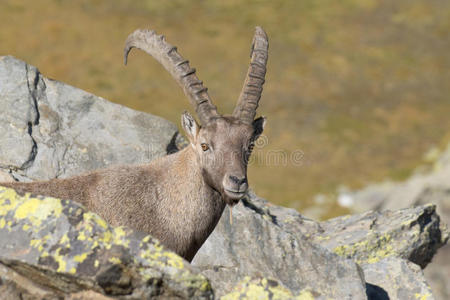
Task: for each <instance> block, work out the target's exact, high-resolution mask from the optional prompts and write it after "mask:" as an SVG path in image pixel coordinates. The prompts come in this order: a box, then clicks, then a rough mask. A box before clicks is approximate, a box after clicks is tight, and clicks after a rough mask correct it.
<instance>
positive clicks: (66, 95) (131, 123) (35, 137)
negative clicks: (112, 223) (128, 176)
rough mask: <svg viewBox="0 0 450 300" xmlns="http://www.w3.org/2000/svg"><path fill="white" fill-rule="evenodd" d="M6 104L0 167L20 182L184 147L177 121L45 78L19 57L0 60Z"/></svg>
mask: <svg viewBox="0 0 450 300" xmlns="http://www.w3.org/2000/svg"><path fill="white" fill-rule="evenodd" d="M0 107H1V108H2V112H1V113H0V170H3V171H4V172H3V173H7V174H9V176H11V177H12V178H15V179H18V180H20V181H30V180H38V179H39V180H44V179H51V178H56V177H61V178H62V177H69V176H73V175H76V174H79V173H81V172H85V171H88V170H93V169H99V168H104V167H105V166H108V165H112V164H137V163H145V162H149V161H150V160H152V159H154V158H156V157H159V156H163V155H166V154H167V153H170V152H173V151H176V150H177V149H178V147H181V145H182V144H183V139H182V137H181V136H180V135H179V134H178V131H177V127H176V126H175V125H174V124H172V123H171V122H169V121H166V120H164V119H162V118H160V117H157V116H152V115H150V114H146V113H143V112H138V111H134V110H132V109H129V108H126V107H124V106H121V105H118V104H114V103H111V102H109V101H107V100H105V99H103V98H101V97H97V96H95V95H92V94H90V93H87V92H85V91H82V90H80V89H77V88H74V87H71V86H69V85H66V84H64V83H61V82H58V81H55V80H51V79H48V78H45V77H44V76H42V74H41V73H40V72H39V71H38V69H36V68H35V67H33V66H31V65H28V64H27V63H25V62H23V61H21V60H18V59H16V58H14V57H12V56H2V57H0ZM5 112H6V113H5ZM1 177H3V178H2V180H4V179H5V178H4V177H5V176H4V174H3V175H2V176H1Z"/></svg>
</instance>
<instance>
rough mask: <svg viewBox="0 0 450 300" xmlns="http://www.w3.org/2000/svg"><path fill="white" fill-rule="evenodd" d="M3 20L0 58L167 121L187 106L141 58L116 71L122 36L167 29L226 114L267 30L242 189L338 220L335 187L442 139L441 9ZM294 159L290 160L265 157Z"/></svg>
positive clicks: (293, 1)
mask: <svg viewBox="0 0 450 300" xmlns="http://www.w3.org/2000/svg"><path fill="white" fill-rule="evenodd" d="M0 20H1V21H0V24H1V27H0V55H7V54H10V55H14V56H16V57H18V58H20V59H23V60H25V61H27V62H28V63H31V64H33V65H35V66H37V67H38V68H39V69H40V70H41V72H42V73H43V74H45V75H46V76H48V77H51V78H54V79H57V80H60V81H63V82H66V83H69V84H71V85H74V86H77V87H79V88H81V89H84V90H87V91H90V92H92V93H94V94H96V95H99V96H102V97H104V98H107V99H109V100H111V101H114V102H117V103H121V104H124V105H126V106H129V107H131V108H134V109H138V110H142V111H146V112H149V113H152V114H156V115H160V116H163V117H165V118H167V119H169V120H171V121H173V122H175V123H176V124H179V118H180V114H181V112H182V111H183V110H185V109H186V108H188V107H189V106H188V102H187V101H186V100H185V98H184V96H183V95H182V92H181V90H180V89H179V88H178V87H177V86H176V84H175V83H174V81H173V80H172V79H171V78H170V76H169V75H168V74H167V73H166V72H165V71H164V70H163V69H162V67H160V66H159V65H158V64H157V63H156V62H154V61H153V60H152V59H151V58H150V57H148V56H146V55H144V54H142V53H138V52H137V51H136V52H133V53H132V54H131V57H130V62H129V66H127V67H126V68H125V67H124V66H123V64H122V48H123V44H124V41H125V38H126V37H127V35H128V34H129V33H131V32H132V31H133V30H134V29H136V28H152V29H155V30H157V31H158V32H160V33H164V34H165V35H166V36H167V40H168V41H169V42H170V43H172V44H175V45H177V46H178V47H179V50H180V53H182V55H184V56H185V57H186V58H188V59H189V60H190V61H191V65H192V66H194V67H196V68H197V70H198V75H199V77H200V78H201V79H203V80H204V81H205V83H206V86H208V87H209V90H210V95H211V96H212V98H213V99H214V100H215V103H216V104H217V105H218V106H219V108H220V110H221V112H231V111H232V108H233V106H234V103H235V101H236V99H237V96H238V94H239V92H240V89H241V86H242V82H243V78H244V76H245V72H246V69H247V64H248V54H249V46H250V41H251V38H252V34H253V28H254V26H255V25H261V26H263V27H264V28H265V30H266V31H267V33H268V35H269V38H270V56H269V65H268V74H267V81H266V85H265V90H264V94H263V97H262V100H261V106H260V109H259V113H260V114H264V115H267V116H268V126H267V130H266V135H267V141H268V144H267V145H266V146H265V148H263V149H257V152H258V153H257V154H258V155H257V156H256V157H255V159H254V160H253V163H252V165H251V167H250V170H249V173H250V174H249V177H250V179H251V185H252V187H253V189H254V190H256V192H257V193H258V194H259V195H261V196H263V197H267V198H268V199H270V200H271V201H273V202H276V203H279V204H283V205H287V206H291V207H294V208H296V209H299V210H300V211H307V209H308V208H311V207H314V206H316V207H317V205H318V204H317V203H315V201H314V195H316V194H317V193H322V194H325V195H327V196H328V197H327V199H328V200H326V201H325V203H322V204H320V207H321V210H320V213H319V214H318V216H319V217H322V218H326V217H330V216H335V215H338V214H341V213H343V212H344V211H345V210H343V209H342V208H340V207H339V206H338V205H336V203H335V201H334V200H333V195H335V191H336V189H337V188H339V186H340V185H346V186H348V187H351V188H356V187H359V186H362V185H364V184H367V183H369V182H374V181H379V180H383V179H386V178H389V179H393V180H399V179H402V178H405V177H406V176H408V175H409V174H410V172H411V171H412V170H413V168H414V167H416V166H417V165H418V164H421V163H423V154H424V153H426V152H427V151H429V149H432V148H433V147H434V148H436V147H437V148H439V147H442V146H443V145H444V144H445V143H446V142H447V141H448V140H450V130H449V129H450V118H449V116H450V54H449V53H450V51H449V49H450V2H449V1H445V0H428V1H426V0H423V1H419V0H397V1H386V0H381V1H375V0H342V1H331V0H323V1H315V0H302V1H298V0H286V1H268V0H249V1H237V0H228V1H219V0H209V1H201V0H192V1H188V0H174V1H150V0H147V1H133V0H123V1H119V0H90V1H87V0H80V1H68V0H41V1H23V0H14V1H8V0H0ZM190 110H191V111H192V109H190ZM299 150H300V151H301V153H302V159H301V161H300V163H298V164H292V163H290V162H289V161H288V163H287V164H283V163H278V164H277V163H275V161H273V159H271V161H269V162H268V161H267V156H268V155H272V154H273V153H275V152H274V151H283V153H286V154H287V155H288V156H289V155H292V153H297V152H296V151H299ZM272 158H273V157H272Z"/></svg>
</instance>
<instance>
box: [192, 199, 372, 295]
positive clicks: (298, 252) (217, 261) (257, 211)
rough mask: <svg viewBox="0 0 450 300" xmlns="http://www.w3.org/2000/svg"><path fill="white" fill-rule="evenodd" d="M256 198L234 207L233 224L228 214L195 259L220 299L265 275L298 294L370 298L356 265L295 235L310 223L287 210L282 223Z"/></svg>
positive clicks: (194, 263) (300, 235)
mask: <svg viewBox="0 0 450 300" xmlns="http://www.w3.org/2000/svg"><path fill="white" fill-rule="evenodd" d="M255 198H256V196H254V197H253V198H252V199H249V200H244V201H243V203H242V204H239V205H237V206H235V207H234V208H233V224H230V222H229V218H228V211H225V213H224V215H223V216H222V219H221V220H220V222H219V224H218V226H217V227H216V229H215V231H214V232H213V233H212V234H211V236H210V237H209V239H208V240H207V241H206V243H205V244H204V245H203V247H202V248H201V249H200V251H199V252H198V253H197V255H196V256H195V258H194V260H193V265H194V266H197V267H199V268H200V269H201V270H203V274H205V275H206V276H207V277H208V278H210V279H211V283H212V284H213V287H214V288H215V290H216V293H217V294H218V295H223V294H225V293H227V292H228V291H230V290H231V289H232V287H233V286H235V285H236V284H238V282H239V281H240V280H242V279H243V278H245V277H246V276H251V277H258V276H265V277H269V278H274V279H276V280H277V281H279V282H280V284H282V285H284V286H285V287H287V288H289V289H290V290H291V291H293V293H295V294H296V293H299V292H300V291H301V290H303V289H305V288H311V289H312V290H314V291H316V292H318V293H320V294H322V295H323V296H324V297H328V298H331V299H364V298H365V285H364V279H363V277H362V276H361V273H360V269H359V268H358V266H357V265H356V264H355V263H354V262H353V261H351V260H347V259H345V258H342V257H339V256H337V255H335V254H333V253H332V252H330V251H328V250H326V249H324V248H322V247H320V246H319V245H317V244H312V243H311V242H310V241H308V239H307V237H306V236H305V235H303V234H302V233H301V231H298V230H296V228H298V227H301V226H302V224H307V223H308V221H307V220H304V219H303V218H302V217H301V216H300V215H299V214H298V213H295V211H293V210H288V209H286V211H287V212H286V215H285V216H286V218H284V219H282V218H279V217H278V216H277V215H275V214H272V213H271V205H270V204H268V203H266V202H263V200H260V199H255ZM252 200H253V201H252ZM274 211H275V213H277V212H279V211H277V210H276V209H274ZM310 223H312V222H310ZM311 225H312V224H311ZM305 226H308V225H305ZM312 227H313V228H318V227H317V226H316V225H312Z"/></svg>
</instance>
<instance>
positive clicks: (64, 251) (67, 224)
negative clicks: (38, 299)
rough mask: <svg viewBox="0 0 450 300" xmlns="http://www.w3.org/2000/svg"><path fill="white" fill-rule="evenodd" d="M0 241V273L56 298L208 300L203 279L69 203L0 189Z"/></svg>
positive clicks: (153, 245) (151, 244) (148, 242)
mask: <svg viewBox="0 0 450 300" xmlns="http://www.w3.org/2000/svg"><path fill="white" fill-rule="evenodd" d="M0 240H1V241H7V242H2V243H0V266H4V267H5V268H8V269H10V270H12V272H16V273H18V274H20V275H21V276H26V277H27V278H29V279H30V280H31V281H32V282H34V284H36V285H38V286H40V288H41V289H42V290H44V291H45V290H46V288H51V290H55V294H56V295H58V294H60V295H69V294H71V293H75V292H78V291H80V290H92V291H94V292H97V293H101V294H105V295H111V296H118V295H128V296H130V297H131V298H132V299H141V298H142V297H144V298H145V297H150V296H158V295H167V296H171V295H172V296H174V297H175V296H176V297H182V298H189V297H196V298H206V299H208V298H211V297H212V290H211V287H210V285H209V282H208V280H207V279H206V278H205V277H203V276H201V275H198V274H196V273H195V272H194V271H193V270H192V268H191V267H190V265H189V263H188V262H186V261H185V260H183V259H182V258H181V257H179V256H178V255H176V254H174V253H173V252H170V251H167V250H165V249H164V248H163V247H162V246H161V245H160V244H159V242H158V241H157V240H155V239H153V238H152V237H150V236H145V235H144V234H141V233H137V232H132V231H131V230H129V229H127V228H123V227H116V228H112V227H111V226H109V225H108V224H106V222H105V221H104V220H103V219H101V218H100V217H98V216H97V215H96V214H94V213H91V212H88V211H86V210H85V209H84V207H82V206H81V205H79V204H77V203H75V202H72V201H70V200H59V199H55V198H50V197H41V196H32V195H29V194H26V195H19V194H17V193H16V192H15V191H14V190H12V189H8V188H2V187H0ZM0 271H1V270H0ZM5 272H6V271H5ZM0 274H1V272H0ZM44 274H45V275H44ZM0 276H1V275H0ZM47 292H49V291H48V290H47Z"/></svg>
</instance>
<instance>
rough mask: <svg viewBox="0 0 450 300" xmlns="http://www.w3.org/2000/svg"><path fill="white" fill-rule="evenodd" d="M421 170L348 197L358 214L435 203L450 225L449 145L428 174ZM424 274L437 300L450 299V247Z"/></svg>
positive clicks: (443, 219) (443, 218) (434, 259)
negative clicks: (366, 211) (401, 179)
mask: <svg viewBox="0 0 450 300" xmlns="http://www.w3.org/2000/svg"><path fill="white" fill-rule="evenodd" d="M421 169H423V168H420V169H418V170H417V172H416V173H415V174H414V175H413V176H411V178H409V179H408V180H406V181H404V182H398V183H394V182H385V183H381V184H374V185H370V186H368V187H366V188H364V189H362V190H359V191H355V192H352V193H349V194H348V195H346V196H347V197H351V199H352V200H353V202H354V203H355V205H354V210H355V212H361V211H365V210H374V209H378V210H385V209H392V210H394V209H399V208H404V207H411V206H415V205H421V204H425V203H433V204H435V205H436V207H437V212H438V213H439V215H440V216H441V218H442V221H443V222H444V223H446V224H450V180H449V178H450V144H449V145H448V147H447V149H445V150H444V151H443V152H442V153H441V154H440V155H439V157H438V159H437V160H436V161H435V163H434V164H433V165H432V167H431V169H430V170H429V171H423V170H421ZM424 272H425V276H426V277H427V279H428V282H429V283H430V285H431V287H432V290H433V292H434V294H435V296H436V298H437V299H440V300H446V299H450V285H449V284H448V282H449V278H450V245H446V246H444V247H443V248H442V249H440V250H439V252H438V253H437V255H436V256H435V257H434V258H433V262H432V263H431V264H430V265H429V266H428V267H427V268H426V269H425V270H424Z"/></svg>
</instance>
